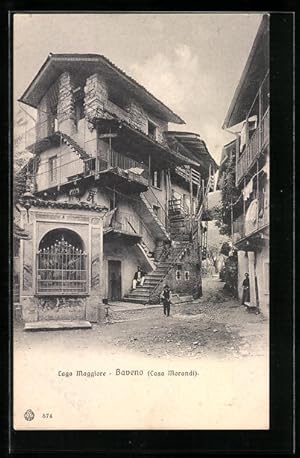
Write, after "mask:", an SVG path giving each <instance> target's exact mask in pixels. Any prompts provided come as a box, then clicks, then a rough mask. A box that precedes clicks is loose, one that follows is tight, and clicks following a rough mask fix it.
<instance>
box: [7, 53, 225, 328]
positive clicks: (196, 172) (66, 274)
mask: <svg viewBox="0 0 300 458" xmlns="http://www.w3.org/2000/svg"><path fill="white" fill-rule="evenodd" d="M19 101H20V102H22V103H23V104H26V105H29V106H30V107H33V108H35V109H36V110H37V122H36V127H35V135H36V137H35V139H34V141H33V142H31V143H30V144H29V145H27V150H29V151H30V152H31V153H32V159H31V160H30V163H29V164H28V165H27V169H26V189H24V190H23V193H22V195H20V196H19V200H18V203H17V205H16V207H17V210H18V212H19V214H20V215H21V216H20V226H21V227H22V228H24V230H26V231H27V232H28V233H29V235H30V238H29V239H28V240H21V247H20V248H21V249H20V272H21V275H20V302H21V307H22V313H23V318H24V320H25V322H32V321H39V320H72V319H76V320H87V321H89V322H96V321H99V320H100V321H101V319H102V316H103V305H102V303H103V299H106V300H107V301H108V302H110V301H118V300H125V301H126V300H127V301H133V302H139V303H148V302H152V303H153V302H157V301H158V300H159V299H158V298H159V294H160V291H161V289H162V287H163V284H164V283H165V282H168V283H169V284H170V286H171V288H172V289H173V291H174V292H175V293H178V294H185V295H186V294H190V295H194V296H196V295H199V294H201V253H202V248H203V239H202V223H201V214H202V208H203V203H204V202H205V199H206V195H207V190H208V185H209V182H210V180H211V177H212V176H213V175H214V174H215V172H216V170H217V165H216V163H215V161H214V160H213V158H212V157H211V155H210V154H209V152H208V150H207V147H206V145H205V143H204V141H203V140H202V139H201V138H200V136H199V135H198V134H195V133H190V132H177V131H169V130H168V123H175V124H176V123H177V124H183V123H184V121H183V120H182V119H181V118H180V117H179V116H178V115H176V114H175V113H174V112H173V111H172V110H170V109H169V108H168V107H167V106H166V105H164V104H163V103H162V102H161V101H159V100H158V99H157V98H155V97H154V96H153V95H151V94H150V93H149V92H148V91H147V90H146V89H145V88H144V87H143V86H141V85H140V84H139V83H137V82H136V81H135V80H133V79H132V78H130V77H129V76H128V75H126V74H125V73H124V72H123V71H122V70H120V69H119V68H118V67H116V66H115V65H114V64H112V63H111V62H110V61H109V60H108V59H107V58H105V57H104V56H101V55H95V54H49V56H48V58H47V59H46V61H45V63H44V64H43V65H42V67H41V69H40V70H39V72H38V73H37V75H36V76H35V78H34V79H33V81H32V82H31V84H30V85H29V87H28V88H27V89H26V91H25V92H24V94H23V95H22V97H21V98H20V100H19ZM137 266H140V267H141V268H142V270H143V271H144V272H146V274H147V275H146V277H145V282H144V285H143V286H139V287H138V288H137V289H136V290H134V291H132V279H133V276H134V273H135V271H136V270H137ZM104 302H106V301H104Z"/></svg>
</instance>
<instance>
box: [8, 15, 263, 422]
mask: <svg viewBox="0 0 300 458" xmlns="http://www.w3.org/2000/svg"><path fill="white" fill-rule="evenodd" d="M79 31H80V33H78V32H79ZM269 76H270V75H269V15H268V14H263V13H249V14H245V13H235V14H230V13H197V14H196V13H194V14H186V13H185V14H183V13H180V14H174V13H164V14H159V13H153V14H152V13H151V14H150V13H147V14H146V13H139V14H121V13H120V14H114V13H107V14H104V13H89V14H87V13H83V12H81V13H77V14H75V13H69V14H68V13H50V12H49V13H15V14H13V111H14V112H13V119H14V125H13V130H14V132H13V139H14V144H13V156H14V159H13V166H14V189H13V190H14V209H13V249H14V252H13V256H14V258H13V269H14V270H13V302H14V304H13V373H12V377H13V428H14V429H15V430H17V431H19V430H70V429H80V430H179V429H180V430H184V429H189V430H204V429H205V430H224V429H225V430H268V429H269V426H270V423H269V206H270V204H269V201H270V196H269V183H270V172H269V105H270V100H271V99H272V94H271V93H270V89H269Z"/></svg>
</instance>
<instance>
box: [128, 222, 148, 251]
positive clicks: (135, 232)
mask: <svg viewBox="0 0 300 458" xmlns="http://www.w3.org/2000/svg"><path fill="white" fill-rule="evenodd" d="M126 221H127V224H128V225H129V226H130V227H131V229H132V230H133V232H134V233H135V234H137V235H141V234H139V233H138V232H137V231H136V230H135V228H134V227H133V225H132V224H131V223H130V221H129V220H128V218H127V217H126ZM140 221H141V220H140ZM142 241H143V244H144V245H145V247H146V248H147V250H148V252H149V253H151V250H150V248H149V247H148V245H147V244H146V243H145V241H144V240H143V238H142Z"/></svg>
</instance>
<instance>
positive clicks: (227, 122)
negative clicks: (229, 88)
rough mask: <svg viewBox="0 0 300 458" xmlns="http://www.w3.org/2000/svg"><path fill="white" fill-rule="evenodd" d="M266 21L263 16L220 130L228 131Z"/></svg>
mask: <svg viewBox="0 0 300 458" xmlns="http://www.w3.org/2000/svg"><path fill="white" fill-rule="evenodd" d="M266 21H267V19H266V15H264V16H263V18H262V20H261V22H260V25H259V28H258V31H257V33H256V36H255V39H254V42H253V45H252V48H251V50H250V53H249V56H248V59H247V62H246V65H245V67H244V70H243V72H242V75H241V77H240V80H239V83H238V85H237V87H236V90H235V92H234V95H233V99H232V101H231V104H230V106H229V109H228V112H227V114H226V117H225V120H224V122H223V125H222V129H224V130H225V129H228V128H229V127H231V125H230V119H231V116H232V114H233V111H234V108H235V106H236V104H237V103H238V100H239V96H240V92H241V90H242V88H243V85H244V83H245V81H246V78H247V74H248V72H249V69H250V66H251V64H252V62H253V59H254V58H255V54H256V50H257V48H258V45H259V42H260V39H261V37H262V35H263V33H264V30H265V27H266Z"/></svg>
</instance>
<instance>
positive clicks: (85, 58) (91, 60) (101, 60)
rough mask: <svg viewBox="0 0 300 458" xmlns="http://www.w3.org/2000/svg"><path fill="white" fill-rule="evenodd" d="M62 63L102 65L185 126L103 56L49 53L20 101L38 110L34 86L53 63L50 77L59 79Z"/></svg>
mask: <svg viewBox="0 0 300 458" xmlns="http://www.w3.org/2000/svg"><path fill="white" fill-rule="evenodd" d="M61 62H63V63H64V62H65V63H71V64H72V63H78V64H81V63H82V64H85V67H87V65H94V67H96V66H97V65H98V66H99V65H101V66H102V68H105V69H106V70H107V72H109V73H110V75H113V76H114V77H115V78H118V79H119V80H122V81H123V84H124V83H125V84H126V83H127V84H129V86H130V88H131V89H132V90H133V91H137V94H138V95H139V96H140V97H141V96H144V97H145V100H147V101H148V103H149V104H151V105H152V106H153V107H155V109H156V110H158V111H160V112H161V113H164V114H165V116H166V117H167V118H168V121H169V122H174V123H178V124H185V122H184V121H183V119H181V118H180V117H179V116H178V115H177V114H176V113H174V112H173V111H172V110H171V109H170V108H169V107H167V106H166V105H165V104H164V103H163V102H161V101H160V100H159V99H157V98H156V97H155V96H154V95H153V94H151V93H150V92H149V91H148V90H147V89H146V88H145V87H144V86H142V85H141V84H140V83H138V82H137V81H136V80H135V79H133V78H132V77H131V76H128V75H127V74H126V73H125V72H124V71H123V70H121V69H120V68H119V67H117V66H116V65H115V64H113V63H112V62H111V61H110V60H109V59H107V57H105V56H103V55H101V54H52V53H49V55H48V57H47V59H46V61H45V62H44V64H43V65H42V67H41V68H40V70H39V71H38V73H37V75H36V76H35V78H34V79H33V81H32V82H31V83H30V85H29V87H28V88H27V89H26V91H25V92H24V94H23V95H22V96H21V97H20V99H19V101H20V102H23V103H26V104H27V105H30V106H33V107H35V108H36V106H37V104H38V100H36V99H35V98H34V97H32V95H31V94H30V92H32V90H33V88H34V86H36V85H37V84H40V81H41V80H42V79H43V77H44V73H45V71H46V69H47V68H48V67H49V66H50V65H51V64H52V63H53V66H52V69H51V72H50V76H51V78H55V77H58V76H59V73H61V72H62V71H63V70H62V66H60V65H59V64H60V63H61ZM95 70H96V69H95V68H94V69H93V71H95ZM109 79H110V80H112V78H109ZM44 87H45V90H46V87H47V84H45V82H43V88H44ZM48 87H49V85H48ZM41 96H42V92H39V97H41Z"/></svg>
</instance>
